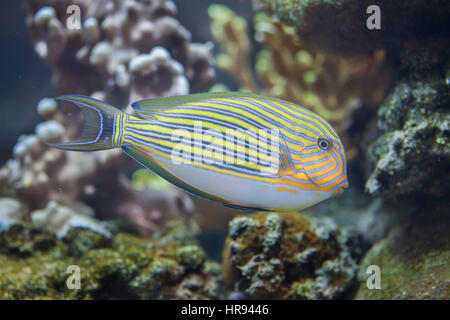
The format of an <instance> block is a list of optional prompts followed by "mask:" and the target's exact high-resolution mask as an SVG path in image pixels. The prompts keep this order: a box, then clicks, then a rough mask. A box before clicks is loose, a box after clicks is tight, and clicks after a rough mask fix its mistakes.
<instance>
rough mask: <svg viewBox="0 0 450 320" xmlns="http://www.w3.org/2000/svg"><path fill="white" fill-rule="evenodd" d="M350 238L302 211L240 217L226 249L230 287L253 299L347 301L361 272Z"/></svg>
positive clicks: (226, 267)
mask: <svg viewBox="0 0 450 320" xmlns="http://www.w3.org/2000/svg"><path fill="white" fill-rule="evenodd" d="M348 240H349V237H348V235H347V234H346V233H345V232H344V231H342V230H340V229H338V228H337V227H336V226H335V225H334V223H332V222H331V221H330V220H311V221H310V220H309V219H307V218H306V217H305V216H304V215H302V214H300V213H257V214H252V215H249V216H238V217H236V218H234V219H233V220H232V221H231V222H230V225H229V233H228V237H227V239H226V244H225V248H224V261H223V263H224V268H225V280H226V283H227V284H228V286H229V287H230V288H231V290H233V291H235V292H242V293H243V294H244V295H245V296H246V297H248V298H252V299H253V298H275V299H284V298H289V299H319V298H320V299H332V298H338V297H343V296H345V295H346V294H348V289H349V288H350V287H351V285H352V284H353V283H354V279H355V276H356V270H357V262H356V260H357V259H356V257H354V256H352V254H351V253H350V249H349V247H348V246H347V244H346V243H347V241H348Z"/></svg>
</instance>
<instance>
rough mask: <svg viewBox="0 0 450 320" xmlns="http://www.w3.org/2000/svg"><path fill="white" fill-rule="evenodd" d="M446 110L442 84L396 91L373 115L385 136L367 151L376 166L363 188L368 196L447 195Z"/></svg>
mask: <svg viewBox="0 0 450 320" xmlns="http://www.w3.org/2000/svg"><path fill="white" fill-rule="evenodd" d="M449 106H450V90H449V86H448V85H447V84H445V82H444V79H442V80H441V81H433V82H402V83H400V84H398V85H397V86H396V87H395V89H394V90H393V92H392V93H391V94H390V96H389V97H388V98H387V99H386V101H385V103H384V104H383V105H382V107H381V108H380V109H379V112H378V115H379V125H380V127H381V128H382V129H383V130H384V131H385V133H384V134H383V135H382V136H381V137H379V138H378V139H377V140H376V142H375V143H373V144H372V145H371V146H370V148H369V150H368V152H369V156H370V158H371V160H372V163H374V164H375V168H374V170H373V172H372V174H371V175H370V177H369V179H368V181H367V183H366V188H367V190H368V191H369V192H370V193H371V194H377V195H380V194H381V195H383V196H385V197H397V196H400V195H406V194H409V193H413V192H420V193H421V194H424V195H432V196H448V195H449V190H450V172H449V170H448V168H449V166H450V108H449Z"/></svg>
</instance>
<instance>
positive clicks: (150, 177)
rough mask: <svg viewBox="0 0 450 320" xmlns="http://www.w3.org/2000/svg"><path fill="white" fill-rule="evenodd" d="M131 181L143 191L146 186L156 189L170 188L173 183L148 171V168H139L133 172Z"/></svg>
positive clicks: (137, 188)
mask: <svg viewBox="0 0 450 320" xmlns="http://www.w3.org/2000/svg"><path fill="white" fill-rule="evenodd" d="M131 182H132V184H133V186H134V187H135V188H136V190H139V191H142V190H144V189H146V188H150V189H154V190H164V189H168V188H169V187H170V186H171V184H170V183H169V182H167V181H166V180H164V179H163V178H161V177H159V176H158V175H156V174H154V173H152V172H150V171H148V170H147V169H138V170H136V171H135V172H134V173H133V176H132V177H131Z"/></svg>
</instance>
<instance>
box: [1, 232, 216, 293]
mask: <svg viewBox="0 0 450 320" xmlns="http://www.w3.org/2000/svg"><path fill="white" fill-rule="evenodd" d="M180 228H181V229H180ZM174 229H175V230H176V231H173V232H172V231H167V232H166V233H163V232H161V233H160V234H159V235H158V237H157V238H155V237H154V238H141V237H137V236H134V235H131V234H127V233H117V234H116V235H114V236H113V238H112V239H105V238H102V236H99V235H98V234H96V233H94V232H92V231H90V230H87V229H75V228H74V229H72V230H71V231H70V232H69V233H68V234H67V235H66V237H65V238H64V239H62V240H58V239H56V238H55V237H54V236H53V235H51V234H48V233H46V232H44V231H41V230H37V229H34V228H33V227H32V226H30V225H27V224H16V225H13V226H11V227H10V228H9V229H8V230H6V231H3V232H1V233H0V244H1V248H2V251H1V252H0V266H1V267H0V299H114V298H119V299H162V298H166V299H167V298H173V299H182V298H190V299H211V298H219V297H220V295H221V291H220V290H221V268H220V265H218V264H217V263H214V262H211V261H208V260H207V257H206V254H205V252H204V251H203V250H202V249H201V248H200V247H198V246H197V245H196V240H195V238H194V237H193V236H192V235H188V234H187V231H186V229H183V228H182V227H179V226H177V227H174ZM183 232H184V233H185V235H184V236H182V235H181V233H183ZM173 233H177V234H178V236H177V237H174V234H173ZM44 240H45V241H44ZM71 265H76V266H78V267H79V268H80V270H81V285H80V289H74V290H71V289H68V287H67V285H66V281H67V279H68V277H69V276H70V273H68V269H67V268H68V267H69V266H71Z"/></svg>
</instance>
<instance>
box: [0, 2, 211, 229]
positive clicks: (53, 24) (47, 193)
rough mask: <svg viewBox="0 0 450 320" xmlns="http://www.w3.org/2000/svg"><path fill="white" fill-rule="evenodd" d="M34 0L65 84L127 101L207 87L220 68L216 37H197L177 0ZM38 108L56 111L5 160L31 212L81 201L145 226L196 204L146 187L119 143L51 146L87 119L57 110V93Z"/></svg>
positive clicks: (36, 18) (41, 32)
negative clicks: (140, 186)
mask: <svg viewBox="0 0 450 320" xmlns="http://www.w3.org/2000/svg"><path fill="white" fill-rule="evenodd" d="M71 5H72V6H73V5H75V6H78V8H79V9H80V13H81V15H80V16H79V18H80V21H79V22H80V26H81V27H80V28H77V27H76V24H75V26H74V25H73V21H72V25H71V23H70V22H71V20H70V19H76V18H77V17H76V16H73V12H72V13H70V11H68V8H69V6H71ZM25 8H26V10H27V14H28V15H27V19H26V24H27V26H28V28H29V31H30V35H31V40H32V42H33V44H34V48H35V50H36V52H37V54H38V55H39V56H40V57H41V58H42V59H43V60H44V61H45V63H46V64H48V65H49V66H50V68H51V70H52V82H53V85H54V87H55V88H56V90H57V91H58V92H59V93H64V94H84V95H89V96H92V97H94V98H97V99H101V100H104V101H107V102H108V103H110V104H112V105H114V106H116V107H118V108H121V109H122V110H124V109H125V108H126V107H127V106H129V105H130V103H131V102H133V101H135V100H138V99H142V98H151V97H156V96H161V95H176V94H186V93H188V92H189V91H190V88H191V89H192V90H205V89H206V88H207V87H208V86H209V85H210V83H211V81H212V79H213V77H214V69H213V67H212V65H213V60H212V56H211V54H210V49H211V46H210V44H205V45H203V44H193V43H190V33H189V32H188V31H187V30H186V29H185V28H184V27H183V26H182V25H180V23H179V22H178V21H177V20H176V19H175V18H174V15H175V13H176V8H175V5H174V3H173V2H172V1H162V0H150V1H136V0H126V1H114V0H102V1H88V0H76V1H69V0H44V1H37V0H26V1H25ZM75 8H77V7H75ZM128 111H130V110H128ZM38 112H39V113H40V114H41V115H42V116H43V117H44V118H46V119H47V120H48V121H46V122H44V123H42V124H39V125H38V126H37V127H36V133H35V134H32V135H27V136H23V137H21V138H20V139H19V141H18V143H17V145H16V146H15V148H14V152H13V159H11V160H10V161H9V162H8V163H7V165H6V166H5V167H4V168H2V169H1V170H0V186H1V192H2V194H3V195H8V196H11V197H15V198H17V199H19V200H20V201H21V202H22V204H23V205H24V207H26V208H27V210H28V212H31V211H33V210H35V209H43V208H45V207H48V203H50V201H55V202H57V203H59V204H60V205H62V206H65V207H69V208H72V209H74V211H77V210H80V204H81V203H82V204H87V205H88V206H90V207H92V208H93V209H94V211H95V214H96V216H97V217H99V218H106V219H109V218H117V217H119V218H125V219H128V220H131V221H132V222H133V223H134V225H135V226H136V227H137V228H138V229H139V230H140V231H141V232H142V233H144V234H147V233H150V232H153V231H155V230H158V229H159V228H160V227H161V226H162V225H164V224H165V223H166V221H167V219H168V218H170V217H175V216H180V215H181V216H183V217H186V216H188V217H189V216H190V214H191V213H192V212H193V203H192V201H191V200H190V198H189V197H188V196H187V195H185V194H184V193H182V192H180V191H178V190H175V189H171V190H167V191H158V190H156V189H154V188H153V189H145V190H141V191H137V190H136V189H135V188H134V187H133V186H132V183H131V182H130V180H129V179H128V178H127V177H126V176H125V174H124V170H126V169H132V168H134V167H135V166H136V164H135V163H134V162H133V161H131V160H130V159H128V158H127V157H126V156H124V155H122V154H121V152H120V150H108V151H103V152H96V153H71V152H62V151H60V150H56V149H53V148H49V147H48V146H47V145H46V144H45V143H46V142H52V141H59V140H65V141H67V140H71V139H73V138H74V137H75V136H77V135H78V134H79V132H80V130H81V128H82V126H83V121H82V118H81V116H80V114H79V112H75V111H74V109H71V108H70V107H69V106H65V105H63V108H62V109H61V111H58V108H57V105H56V102H55V101H54V100H52V99H44V100H42V101H41V102H40V103H39V105H38ZM64 128H66V130H64ZM57 208H59V207H58V206H57ZM56 211H58V210H56ZM60 211H61V210H60ZM62 211H64V210H62ZM65 212H67V211H65ZM61 214H62V213H61ZM62 215H64V214H62Z"/></svg>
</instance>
